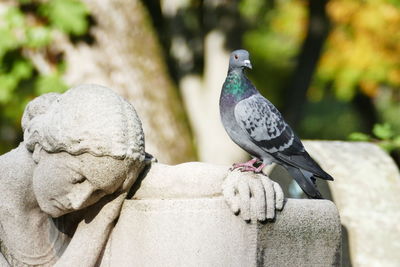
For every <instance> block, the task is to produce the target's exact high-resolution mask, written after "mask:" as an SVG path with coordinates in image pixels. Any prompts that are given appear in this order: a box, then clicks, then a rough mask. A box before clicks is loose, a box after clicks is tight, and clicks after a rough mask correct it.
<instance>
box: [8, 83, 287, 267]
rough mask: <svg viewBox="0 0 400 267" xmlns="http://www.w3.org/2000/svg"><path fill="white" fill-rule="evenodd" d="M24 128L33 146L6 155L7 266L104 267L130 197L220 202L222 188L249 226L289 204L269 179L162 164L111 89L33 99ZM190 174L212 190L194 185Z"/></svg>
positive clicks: (133, 114)
mask: <svg viewBox="0 0 400 267" xmlns="http://www.w3.org/2000/svg"><path fill="white" fill-rule="evenodd" d="M22 128H23V131H24V141H23V142H22V143H20V145H19V146H18V147H17V148H15V149H13V150H12V151H10V152H8V153H6V154H4V155H2V156H0V251H1V253H0V266H32V265H35V266H95V265H98V264H99V262H101V257H102V251H103V250H104V247H105V244H106V243H107V240H108V238H109V235H110V233H111V231H112V230H113V228H114V226H115V224H116V223H118V221H117V219H118V216H119V214H120V212H121V208H123V203H124V201H125V199H126V198H127V196H129V197H131V195H133V197H135V196H137V195H141V194H153V195H155V196H157V195H163V194H165V195H168V194H175V195H176V194H178V195H179V194H192V193H193V194H196V193H195V192H196V190H197V191H201V190H203V191H207V192H208V193H210V194H214V193H219V191H221V185H223V186H222V188H223V192H224V195H225V197H226V201H227V203H228V205H229V206H230V208H231V209H232V211H233V212H234V213H236V214H238V213H240V215H241V216H242V218H243V219H244V220H246V221H249V220H251V219H253V218H256V219H258V220H260V221H264V220H266V219H273V218H274V216H275V210H276V209H278V210H280V209H282V206H283V194H282V190H281V188H280V187H279V185H278V184H276V183H275V182H273V181H271V180H270V179H269V178H267V177H266V176H264V175H260V174H251V173H241V172H240V171H233V172H228V170H227V169H225V168H219V170H222V171H218V172H211V173H212V174H211V175H209V174H210V172H208V173H207V169H210V168H211V169H212V168H214V167H213V165H210V164H204V163H186V164H180V165H177V166H168V165H164V164H161V163H157V162H156V161H155V160H154V159H153V158H152V157H151V156H150V155H149V154H147V153H146V152H145V142H144V134H143V130H142V126H141V122H140V120H139V117H138V115H137V114H136V111H135V110H134V108H133V107H132V105H131V104H129V103H128V102H127V101H126V100H124V99H123V98H122V97H121V96H119V95H117V94H116V93H114V92H113V91H112V90H110V89H108V88H105V87H102V86H98V85H82V86H78V87H75V88H72V89H70V90H68V91H67V92H65V93H64V94H56V93H50V94H46V95H43V96H40V97H38V98H36V99H34V100H32V101H31V102H30V103H29V104H28V105H27V107H26V109H25V112H24V115H23V118H22ZM187 176H199V177H204V181H207V182H205V183H207V185H211V186H209V187H207V185H206V184H204V185H196V187H195V186H193V185H190V184H188V183H187V180H185V177H187ZM137 180H138V181H137ZM135 181H137V182H136V183H135ZM139 181H140V182H139ZM171 184H172V185H171ZM250 196H251V198H252V199H254V200H255V203H256V205H255V208H251V205H250Z"/></svg>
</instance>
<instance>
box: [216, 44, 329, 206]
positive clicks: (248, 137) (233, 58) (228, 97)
mask: <svg viewBox="0 0 400 267" xmlns="http://www.w3.org/2000/svg"><path fill="white" fill-rule="evenodd" d="M245 69H252V66H251V62H250V55H249V52H247V51H246V50H242V49H241V50H235V51H233V52H232V53H231V55H230V58H229V69H228V75H227V77H226V79H225V82H224V84H223V86H222V90H221V96H220V100H219V108H220V115H221V121H222V124H223V126H224V128H225V130H226V132H227V133H228V135H229V137H230V138H231V139H232V141H233V142H235V143H236V144H237V145H238V146H239V147H241V148H242V149H243V150H245V151H246V152H248V153H249V154H250V155H252V156H253V159H251V160H250V161H248V162H246V163H238V164H233V166H232V169H237V168H239V169H240V170H241V171H253V172H256V173H260V172H262V169H263V168H264V167H265V166H266V165H267V164H271V163H277V164H279V165H281V166H283V167H284V168H285V169H286V170H287V171H288V173H289V174H290V175H291V176H292V177H293V178H294V180H295V181H296V182H297V183H298V184H299V186H300V188H301V189H302V190H303V191H304V193H305V194H306V195H307V196H308V197H309V198H314V199H322V198H323V197H322V195H321V193H320V192H319V191H318V189H317V187H316V183H315V182H316V178H321V179H324V180H331V181H333V178H332V176H330V175H329V174H328V173H326V172H325V171H324V170H323V169H322V168H321V167H320V166H319V165H318V163H317V162H315V161H314V160H313V159H312V158H311V156H310V155H309V154H308V153H307V151H306V150H305V148H304V146H303V144H302V143H301V141H300V138H299V137H298V136H297V135H296V134H295V133H294V131H293V130H292V128H291V127H290V126H289V125H288V124H287V123H286V122H285V120H284V119H283V117H282V115H281V113H280V112H279V111H278V109H277V108H276V107H275V106H274V105H273V104H272V103H271V102H270V101H269V100H267V99H266V98H265V97H263V96H262V95H261V94H260V93H259V92H258V91H257V89H256V87H255V86H254V85H253V84H252V83H251V81H250V80H249V79H248V78H247V77H246V75H245V73H244V72H245Z"/></svg>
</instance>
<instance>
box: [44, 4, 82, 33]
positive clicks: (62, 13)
mask: <svg viewBox="0 0 400 267" xmlns="http://www.w3.org/2000/svg"><path fill="white" fill-rule="evenodd" d="M40 12H41V13H42V14H43V15H44V16H46V17H48V18H49V20H50V23H51V24H53V25H54V26H56V27H57V28H59V29H60V30H62V31H64V32H66V33H71V34H76V35H81V34H83V33H85V32H86V30H87V28H88V22H87V20H86V16H87V15H88V10H87V8H86V6H85V5H84V4H83V3H82V2H81V1H78V0H52V1H48V2H45V4H43V5H42V6H41V8H40Z"/></svg>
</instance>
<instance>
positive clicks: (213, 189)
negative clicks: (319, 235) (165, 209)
mask: <svg viewBox="0 0 400 267" xmlns="http://www.w3.org/2000/svg"><path fill="white" fill-rule="evenodd" d="M219 195H223V196H224V198H225V200H226V202H227V204H228V206H229V207H230V208H231V210H232V211H233V212H234V213H235V214H238V213H239V212H240V215H241V217H242V218H243V219H244V220H246V221H248V220H250V219H251V218H256V219H258V220H260V221H264V220H266V219H273V218H274V217H275V210H281V209H282V208H283V204H284V196H283V192H282V189H281V187H280V186H279V184H277V183H276V182H274V181H272V180H270V179H269V177H268V176H266V175H264V174H254V173H252V172H240V171H238V170H235V171H229V167H228V166H222V165H215V164H209V163H200V162H188V163H182V164H179V165H175V166H170V165H164V164H160V163H153V164H152V166H151V168H150V170H149V171H148V173H147V175H146V176H145V178H144V179H143V181H142V182H141V184H140V187H139V189H138V190H137V191H136V193H135V194H134V196H133V198H135V199H146V198H161V199H162V198H194V197H199V198H200V197H201V198H203V197H215V196H219Z"/></svg>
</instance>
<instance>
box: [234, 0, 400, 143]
mask: <svg viewBox="0 0 400 267" xmlns="http://www.w3.org/2000/svg"><path fill="white" fill-rule="evenodd" d="M308 5H309V3H308V1H304V0H276V1H257V0H242V1H241V5H240V11H241V14H242V16H243V17H244V18H245V20H247V21H248V23H249V25H250V30H248V31H246V32H245V33H244V36H243V44H244V47H245V48H246V49H248V50H249V51H251V52H252V62H253V66H255V68H254V70H253V71H252V73H251V74H250V75H251V76H252V79H253V80H255V83H256V85H257V87H258V88H260V89H261V88H262V89H264V90H265V91H264V92H263V94H264V95H266V96H267V97H269V98H270V99H271V101H272V102H274V103H275V104H276V105H278V107H280V108H282V107H284V106H285V102H284V101H285V100H284V98H283V92H282V89H283V87H284V86H285V83H286V81H287V79H289V78H290V73H291V72H292V71H293V69H294V65H295V64H296V56H297V55H298V54H299V50H300V48H301V44H302V42H303V41H304V38H305V34H306V26H307V24H308V23H309V21H308ZM326 11H327V13H328V15H329V18H330V20H331V30H330V33H329V36H328V39H327V41H326V43H325V46H324V49H323V52H322V55H321V58H320V61H319V65H318V67H317V69H316V73H315V75H314V79H313V82H312V84H311V85H310V87H309V89H308V91H307V98H308V103H307V106H306V107H305V114H304V117H303V120H302V122H301V123H300V125H299V127H298V129H297V131H299V133H300V136H301V137H302V138H319V139H347V137H348V136H349V134H351V133H352V132H370V130H371V129H368V128H366V126H365V125H364V124H363V123H361V121H362V120H363V119H367V120H368V119H370V118H368V117H367V116H369V114H370V113H368V112H363V110H360V108H358V109H357V108H356V107H355V105H354V101H355V96H356V94H361V95H363V96H364V97H366V98H368V99H370V101H371V103H372V105H373V107H372V108H373V109H374V110H373V112H376V113H377V119H378V121H377V122H381V123H383V124H378V125H386V124H384V122H385V123H389V125H391V129H392V131H393V133H400V120H398V116H399V115H400V90H399V87H400V56H399V55H400V42H399V40H400V31H398V29H399V28H400V4H399V1H390V0H367V1H362V0H330V1H329V2H328V4H327V8H326ZM311 23H315V25H314V26H315V27H318V22H311ZM376 127H378V128H379V126H376ZM375 131H376V128H374V130H373V132H374V133H372V132H371V133H369V134H368V136H372V135H374V134H375ZM376 137H380V138H381V136H379V135H378V136H376ZM385 140H388V139H385Z"/></svg>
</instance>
